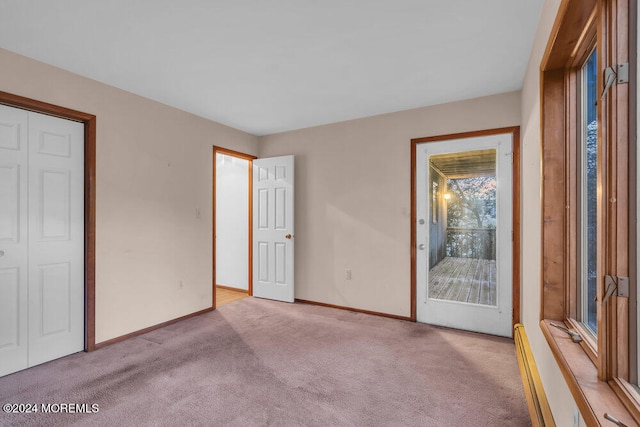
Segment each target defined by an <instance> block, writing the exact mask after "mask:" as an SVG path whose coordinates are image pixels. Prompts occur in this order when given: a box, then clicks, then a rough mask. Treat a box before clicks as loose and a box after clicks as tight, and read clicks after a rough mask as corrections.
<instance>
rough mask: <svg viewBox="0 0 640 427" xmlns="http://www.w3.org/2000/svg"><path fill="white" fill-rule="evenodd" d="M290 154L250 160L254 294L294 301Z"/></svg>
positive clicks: (292, 162)
mask: <svg viewBox="0 0 640 427" xmlns="http://www.w3.org/2000/svg"><path fill="white" fill-rule="evenodd" d="M293 197H294V161H293V156H282V157H271V158H266V159H256V160H254V161H253V296H256V297H260V298H268V299H273V300H278V301H285V302H293V301H294V276H293V271H294V270H293V248H294V227H293V219H294V218H293Z"/></svg>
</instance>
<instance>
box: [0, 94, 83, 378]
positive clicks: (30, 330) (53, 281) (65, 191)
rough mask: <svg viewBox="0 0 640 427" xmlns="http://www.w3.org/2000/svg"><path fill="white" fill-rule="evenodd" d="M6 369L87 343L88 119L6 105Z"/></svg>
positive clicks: (1, 240) (1, 196)
mask: <svg viewBox="0 0 640 427" xmlns="http://www.w3.org/2000/svg"><path fill="white" fill-rule="evenodd" d="M0 154H1V157H0V159H1V160H0V251H1V252H0V254H1V253H3V256H0V375H5V374H8V373H11V372H15V371H17V370H20V369H24V368H26V367H29V366H34V365H37V364H40V363H43V362H46V361H49V360H52V359H55V358H58V357H62V356H65V355H68V354H71V353H75V352H78V351H81V350H83V349H84V125H83V124H81V123H77V122H72V121H69V120H64V119H59V118H55V117H51V116H46V115H43V114H38V113H33V112H27V111H24V110H20V109H16V108H11V107H5V106H0Z"/></svg>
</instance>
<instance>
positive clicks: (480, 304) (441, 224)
mask: <svg viewBox="0 0 640 427" xmlns="http://www.w3.org/2000/svg"><path fill="white" fill-rule="evenodd" d="M512 146H513V141H512V135H511V134H501V135H490V136H482V137H475V138H464V139H459V140H447V141H440V142H427V143H422V144H418V146H417V148H416V150H417V151H416V208H417V211H416V212H417V215H416V220H417V224H416V245H417V248H416V249H417V250H416V253H417V257H416V280H417V281H416V283H417V299H416V305H417V307H416V308H417V313H416V314H417V320H418V321H419V322H423V323H430V324H436V325H441V326H447V327H452V328H457V329H465V330H469V331H475V332H482V333H488V334H493V335H501V336H508V337H510V336H511V335H512V325H511V323H512V286H513V280H512V279H513V278H512V274H513V273H512V261H513V260H512V231H513V224H512V222H513V220H512V218H513V216H512V215H513V208H512V188H513V183H512V173H513V169H512V167H513V166H512Z"/></svg>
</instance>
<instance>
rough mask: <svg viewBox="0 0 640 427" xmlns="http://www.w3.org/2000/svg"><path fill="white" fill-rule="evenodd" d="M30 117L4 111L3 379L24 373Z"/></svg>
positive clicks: (0, 151)
mask: <svg viewBox="0 0 640 427" xmlns="http://www.w3.org/2000/svg"><path fill="white" fill-rule="evenodd" d="M27 136H28V113H27V112H26V111H24V110H19V109H16V108H10V107H7V106H4V105H0V251H2V252H0V254H2V256H0V376H2V375H6V374H8V373H11V372H15V371H18V370H20V369H24V368H26V367H27V366H28V365H27V354H28V353H27V352H28V343H27V341H28V339H27V337H28V335H27V333H28V331H27V327H28V324H27V313H28V311H27V303H28V299H27V288H28V282H27V278H28V276H27V274H28V263H27V254H28V242H27V221H26V220H25V218H23V216H25V215H26V214H27V185H26V183H27V158H28V155H29V153H28V147H27Z"/></svg>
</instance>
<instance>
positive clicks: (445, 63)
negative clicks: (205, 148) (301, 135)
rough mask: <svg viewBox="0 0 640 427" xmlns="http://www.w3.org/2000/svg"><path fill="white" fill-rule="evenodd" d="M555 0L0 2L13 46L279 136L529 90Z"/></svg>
mask: <svg viewBox="0 0 640 427" xmlns="http://www.w3.org/2000/svg"><path fill="white" fill-rule="evenodd" d="M541 6H542V0H315V1H314V0H269V1H266V0H0V47H3V48H5V49H8V50H11V51H14V52H17V53H20V54H23V55H25V56H28V57H31V58H34V59H37V60H40V61H43V62H46V63H48V64H52V65H55V66H57V67H60V68H64V69H66V70H69V71H72V72H74V73H78V74H80V75H83V76H87V77H90V78H92V79H95V80H98V81H101V82H104V83H107V84H109V85H113V86H116V87H119V88H122V89H125V90H127V91H130V92H133V93H136V94H139V95H142V96H145V97H148V98H151V99H154V100H156V101H160V102H163V103H165V104H169V105H172V106H174V107H177V108H180V109H183V110H186V111H189V112H191V113H194V114H197V115H199V116H202V117H206V118H208V119H211V120H215V121H217V122H220V123H224V124H226V125H229V126H232V127H235V128H238V129H242V130H244V131H247V132H250V133H252V134H255V135H266V134H271V133H276V132H282V131H286V130H291V129H298V128H303V127H309V126H315V125H320V124H325V123H332V122H337V121H342V120H349V119H354V118H358V117H366V116H371V115H375V114H382V113H388V112H393V111H400V110H406V109H410V108H416V107H422V106H428V105H434V104H439V103H443V102H449V101H455V100H460V99H467V98H474V97H478V96H484V95H489V94H495V93H501V92H508V91H512V90H518V89H520V88H521V86H522V80H523V78H524V73H525V69H526V65H527V61H528V59H529V54H530V50H531V45H532V42H533V36H534V32H535V29H536V25H537V22H538V18H539V15H540V9H541Z"/></svg>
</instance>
